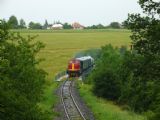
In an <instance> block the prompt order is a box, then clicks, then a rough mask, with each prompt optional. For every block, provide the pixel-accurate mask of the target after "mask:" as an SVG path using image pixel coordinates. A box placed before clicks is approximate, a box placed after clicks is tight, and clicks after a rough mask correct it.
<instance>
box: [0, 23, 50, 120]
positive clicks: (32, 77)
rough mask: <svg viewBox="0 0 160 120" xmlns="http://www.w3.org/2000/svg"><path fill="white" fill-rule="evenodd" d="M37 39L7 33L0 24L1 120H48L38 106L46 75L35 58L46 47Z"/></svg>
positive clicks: (3, 24) (2, 24)
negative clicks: (34, 40)
mask: <svg viewBox="0 0 160 120" xmlns="http://www.w3.org/2000/svg"><path fill="white" fill-rule="evenodd" d="M33 39H34V37H30V36H28V38H23V37H22V36H20V34H13V33H10V32H8V25H7V23H6V22H5V21H0V118H1V119H2V120H18V119H19V120H33V119H34V120H45V119H47V116H46V115H45V114H44V112H42V110H41V109H40V108H39V107H38V105H37V103H38V102H39V101H40V100H41V97H42V94H43V87H44V83H45V75H46V73H45V72H44V71H43V70H42V69H38V68H37V65H38V63H39V60H37V59H36V58H35V56H36V55H37V53H38V52H39V50H40V49H41V48H43V47H44V46H43V44H42V43H40V42H37V43H34V42H33Z"/></svg>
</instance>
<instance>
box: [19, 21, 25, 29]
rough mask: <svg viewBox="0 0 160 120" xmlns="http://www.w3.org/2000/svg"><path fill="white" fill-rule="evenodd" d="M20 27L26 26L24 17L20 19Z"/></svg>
mask: <svg viewBox="0 0 160 120" xmlns="http://www.w3.org/2000/svg"><path fill="white" fill-rule="evenodd" d="M19 28H21V29H24V28H26V23H25V21H24V20H23V19H20V21H19Z"/></svg>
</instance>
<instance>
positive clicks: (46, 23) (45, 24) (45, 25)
mask: <svg viewBox="0 0 160 120" xmlns="http://www.w3.org/2000/svg"><path fill="white" fill-rule="evenodd" d="M47 28H48V21H47V20H45V23H44V25H43V29H47Z"/></svg>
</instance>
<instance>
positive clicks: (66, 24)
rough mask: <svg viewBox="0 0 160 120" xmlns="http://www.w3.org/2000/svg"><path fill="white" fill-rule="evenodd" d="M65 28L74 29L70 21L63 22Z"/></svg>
mask: <svg viewBox="0 0 160 120" xmlns="http://www.w3.org/2000/svg"><path fill="white" fill-rule="evenodd" d="M63 28H64V29H72V26H71V25H70V24H68V23H64V24H63Z"/></svg>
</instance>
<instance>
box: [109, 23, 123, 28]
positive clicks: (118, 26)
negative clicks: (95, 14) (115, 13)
mask: <svg viewBox="0 0 160 120" xmlns="http://www.w3.org/2000/svg"><path fill="white" fill-rule="evenodd" d="M109 27H111V28H115V29H119V28H121V25H120V23H118V22H111V23H110V25H109Z"/></svg>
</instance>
